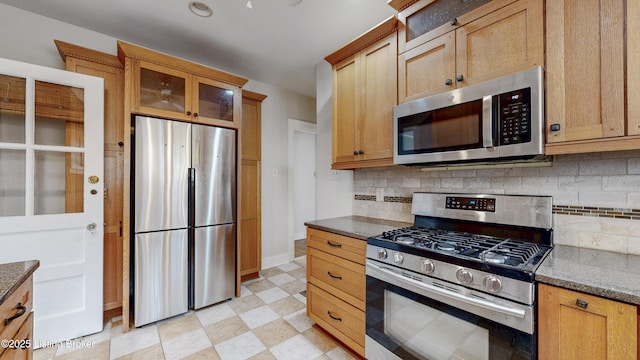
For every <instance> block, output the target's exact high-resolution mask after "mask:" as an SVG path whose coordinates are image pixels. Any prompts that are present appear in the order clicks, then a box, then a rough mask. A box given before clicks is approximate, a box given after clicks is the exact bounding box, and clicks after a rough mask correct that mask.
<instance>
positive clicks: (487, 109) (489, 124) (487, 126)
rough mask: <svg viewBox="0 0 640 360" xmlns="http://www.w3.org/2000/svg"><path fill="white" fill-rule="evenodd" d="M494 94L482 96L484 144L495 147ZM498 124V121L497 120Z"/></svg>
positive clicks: (487, 146)
mask: <svg viewBox="0 0 640 360" xmlns="http://www.w3.org/2000/svg"><path fill="white" fill-rule="evenodd" d="M493 115H494V114H493V96H484V97H483V98H482V146H484V147H485V148H492V147H493V124H494V120H493ZM495 123H496V126H497V123H498V122H497V121H495Z"/></svg>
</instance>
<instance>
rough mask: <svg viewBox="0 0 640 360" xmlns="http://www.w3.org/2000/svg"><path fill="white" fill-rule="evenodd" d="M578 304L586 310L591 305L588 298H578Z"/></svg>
mask: <svg viewBox="0 0 640 360" xmlns="http://www.w3.org/2000/svg"><path fill="white" fill-rule="evenodd" d="M576 306H577V307H579V308H581V309H585V310H586V309H587V306H589V302H588V301H587V300H582V299H576Z"/></svg>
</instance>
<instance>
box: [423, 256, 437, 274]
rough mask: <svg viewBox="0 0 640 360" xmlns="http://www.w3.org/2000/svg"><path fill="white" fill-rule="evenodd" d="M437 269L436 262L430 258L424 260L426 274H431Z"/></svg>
mask: <svg viewBox="0 0 640 360" xmlns="http://www.w3.org/2000/svg"><path fill="white" fill-rule="evenodd" d="M435 269H436V264H434V263H433V261H431V260H429V259H424V260H422V272H423V273H425V274H431V273H432V272H433V271H434V270H435Z"/></svg>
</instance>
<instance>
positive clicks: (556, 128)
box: [549, 124, 560, 131]
mask: <svg viewBox="0 0 640 360" xmlns="http://www.w3.org/2000/svg"><path fill="white" fill-rule="evenodd" d="M549 130H551V131H560V124H551V125H549Z"/></svg>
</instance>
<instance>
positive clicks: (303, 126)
mask: <svg viewBox="0 0 640 360" xmlns="http://www.w3.org/2000/svg"><path fill="white" fill-rule="evenodd" d="M289 169H290V171H289V184H290V186H289V257H290V258H291V259H294V258H298V257H302V256H304V255H305V254H306V227H305V226H304V223H305V222H306V221H311V220H316V124H312V123H309V122H305V121H300V120H295V119H289Z"/></svg>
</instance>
